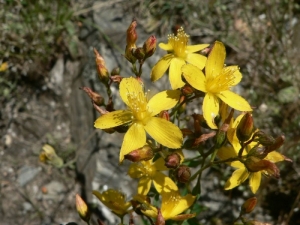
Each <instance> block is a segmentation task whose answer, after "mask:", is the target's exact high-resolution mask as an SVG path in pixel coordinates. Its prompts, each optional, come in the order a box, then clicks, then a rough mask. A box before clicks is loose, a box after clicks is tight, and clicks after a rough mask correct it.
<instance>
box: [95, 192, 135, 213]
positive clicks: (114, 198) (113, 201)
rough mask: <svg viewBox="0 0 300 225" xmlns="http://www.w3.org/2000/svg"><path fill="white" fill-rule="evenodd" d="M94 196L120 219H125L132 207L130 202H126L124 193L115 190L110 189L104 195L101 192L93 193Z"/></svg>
mask: <svg viewBox="0 0 300 225" xmlns="http://www.w3.org/2000/svg"><path fill="white" fill-rule="evenodd" d="M93 194H94V195H95V196H96V197H97V198H98V199H99V200H100V201H101V202H102V203H103V204H104V205H105V206H107V207H108V208H109V209H110V210H111V211H112V212H113V213H115V214H116V215H118V216H119V217H123V216H124V215H125V214H127V213H128V208H129V207H130V206H131V203H130V202H126V200H125V195H124V194H123V193H121V192H119V191H116V190H113V189H108V190H107V191H104V192H103V193H102V194H101V193H100V192H99V191H93Z"/></svg>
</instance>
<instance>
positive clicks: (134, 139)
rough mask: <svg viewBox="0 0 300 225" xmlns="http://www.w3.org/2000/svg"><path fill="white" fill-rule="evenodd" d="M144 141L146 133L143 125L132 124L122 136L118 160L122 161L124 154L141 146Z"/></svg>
mask: <svg viewBox="0 0 300 225" xmlns="http://www.w3.org/2000/svg"><path fill="white" fill-rule="evenodd" d="M145 143H146V133H145V130H144V128H143V126H142V125H140V124H138V123H134V124H132V125H131V126H130V128H129V129H128V131H127V132H126V134H125V136H124V140H123V144H122V147H121V151H120V158H119V161H120V162H122V161H123V160H124V155H126V154H128V153H129V152H131V151H133V150H135V149H138V148H141V147H143V146H144V144H145Z"/></svg>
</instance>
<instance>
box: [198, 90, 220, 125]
mask: <svg viewBox="0 0 300 225" xmlns="http://www.w3.org/2000/svg"><path fill="white" fill-rule="evenodd" d="M202 111H203V117H204V119H205V121H206V123H207V125H208V126H209V127H210V128H212V129H217V128H218V127H217V125H216V124H215V122H214V119H215V117H216V116H217V115H218V113H219V100H218V98H216V97H215V95H213V94H210V93H206V95H205V97H204V100H203V105H202Z"/></svg>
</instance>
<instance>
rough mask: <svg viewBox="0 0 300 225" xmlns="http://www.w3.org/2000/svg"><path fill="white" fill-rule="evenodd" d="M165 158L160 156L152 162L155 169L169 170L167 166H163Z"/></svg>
mask: <svg viewBox="0 0 300 225" xmlns="http://www.w3.org/2000/svg"><path fill="white" fill-rule="evenodd" d="M165 163H166V162H165V160H164V158H162V157H160V158H158V159H157V160H156V161H155V162H154V163H153V166H154V167H155V169H156V170H158V171H164V170H169V168H167V167H166V166H165Z"/></svg>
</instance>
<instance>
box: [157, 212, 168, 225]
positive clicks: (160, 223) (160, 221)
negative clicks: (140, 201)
mask: <svg viewBox="0 0 300 225" xmlns="http://www.w3.org/2000/svg"><path fill="white" fill-rule="evenodd" d="M165 224H166V222H165V219H164V217H163V215H162V213H161V210H160V209H159V208H157V218H156V222H155V225H165Z"/></svg>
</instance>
